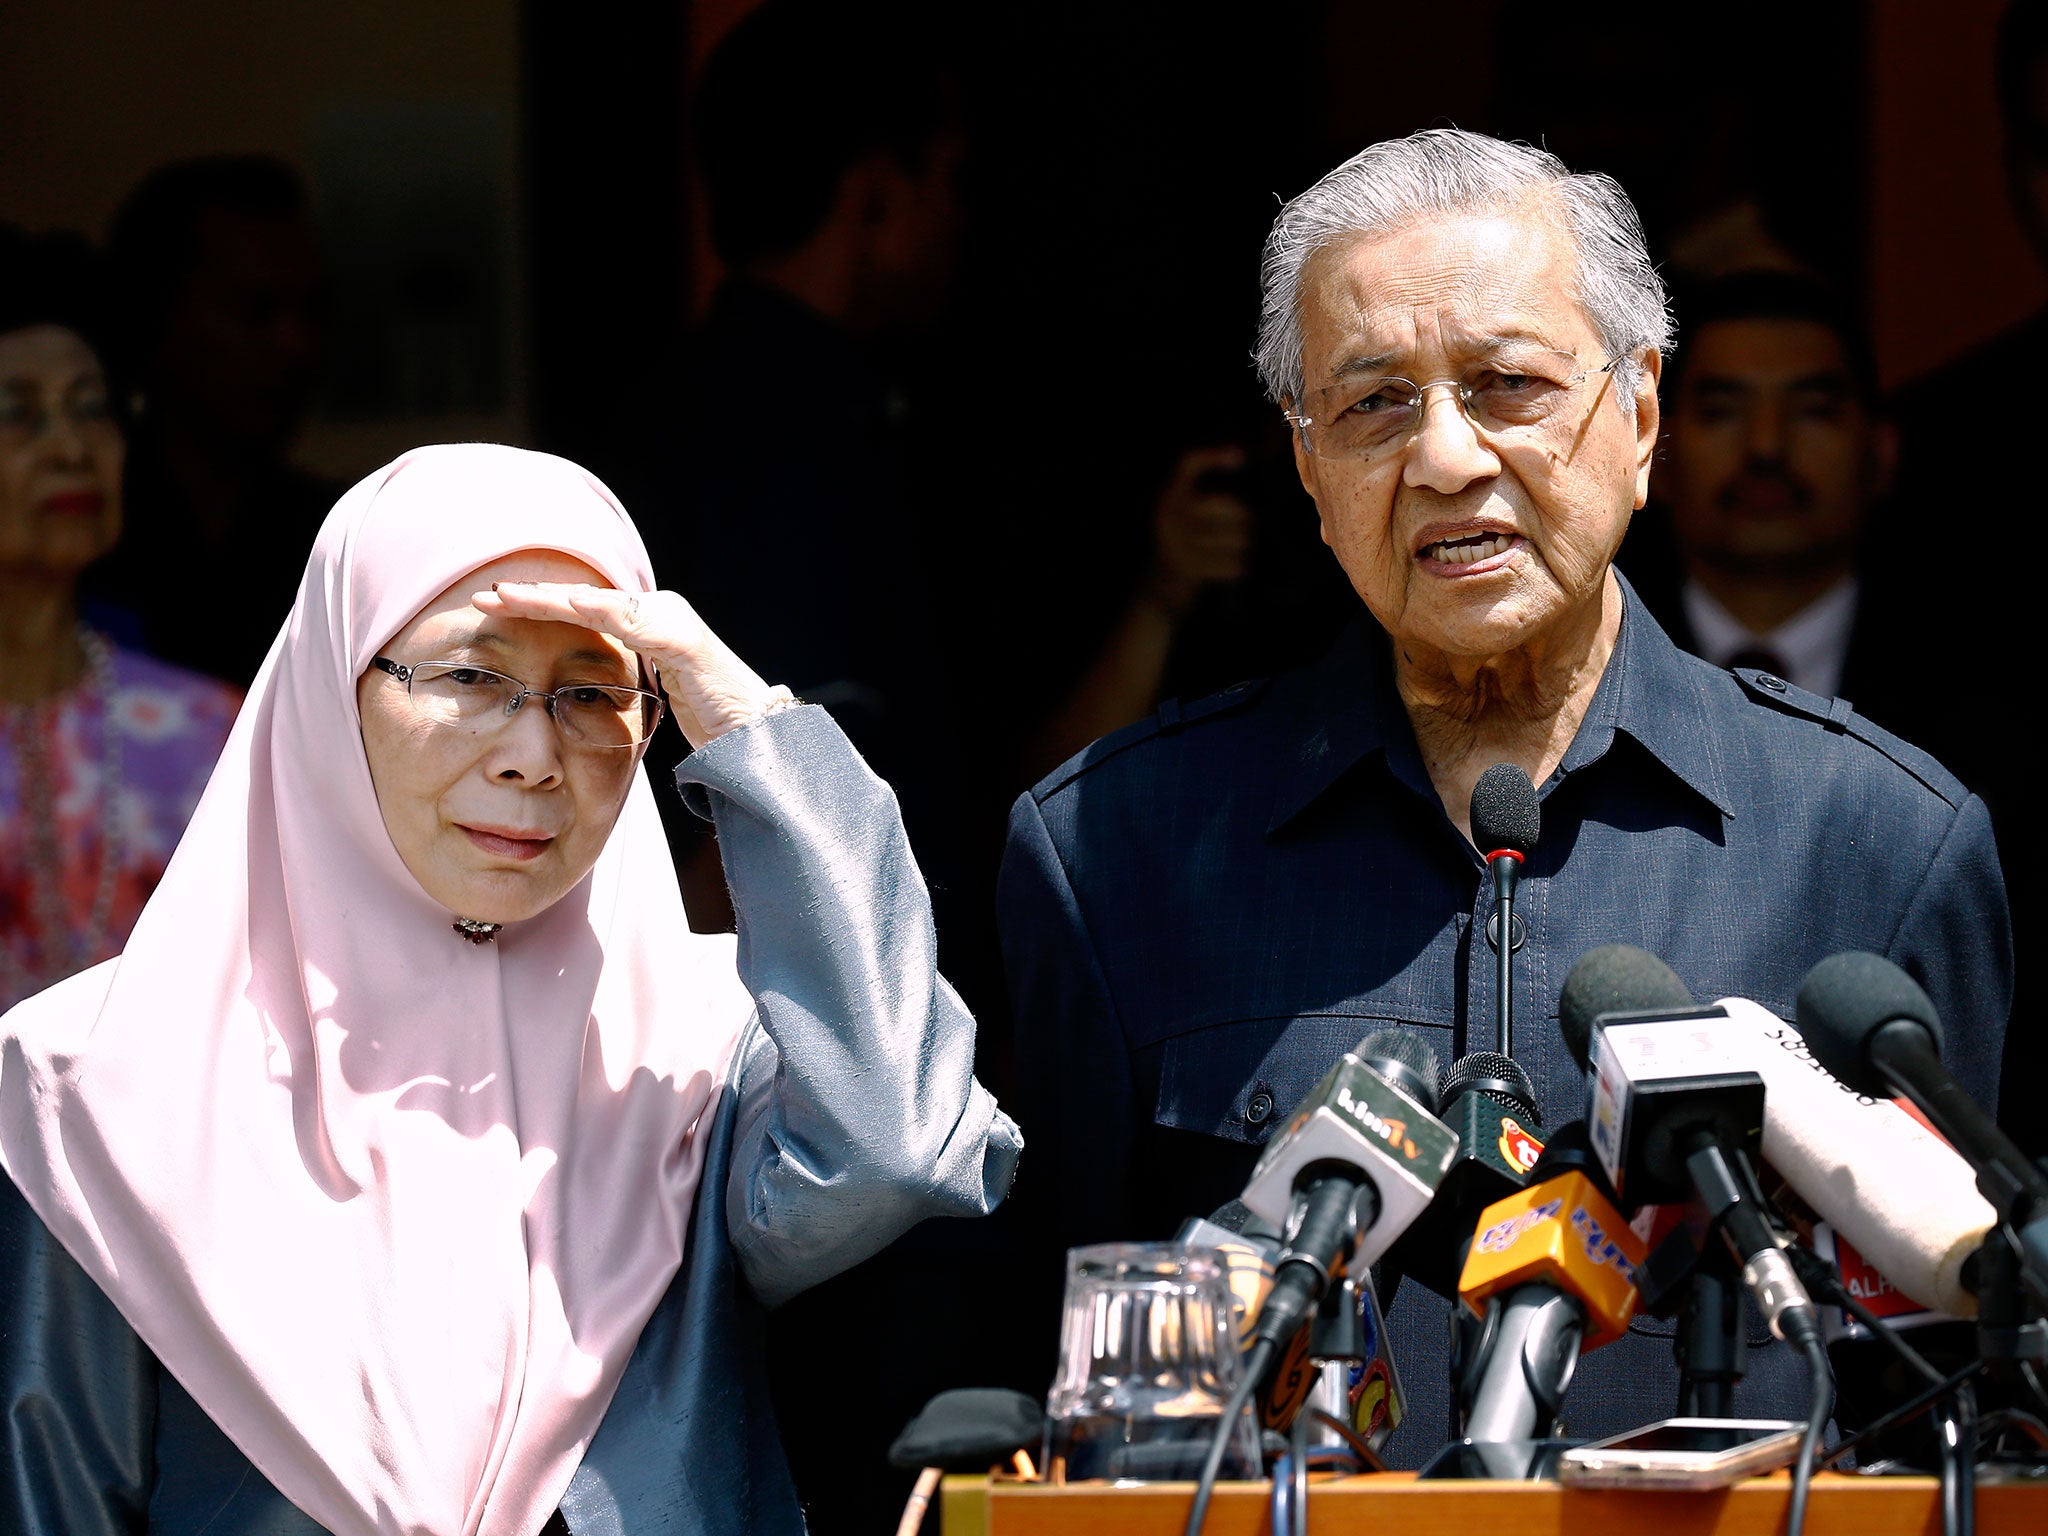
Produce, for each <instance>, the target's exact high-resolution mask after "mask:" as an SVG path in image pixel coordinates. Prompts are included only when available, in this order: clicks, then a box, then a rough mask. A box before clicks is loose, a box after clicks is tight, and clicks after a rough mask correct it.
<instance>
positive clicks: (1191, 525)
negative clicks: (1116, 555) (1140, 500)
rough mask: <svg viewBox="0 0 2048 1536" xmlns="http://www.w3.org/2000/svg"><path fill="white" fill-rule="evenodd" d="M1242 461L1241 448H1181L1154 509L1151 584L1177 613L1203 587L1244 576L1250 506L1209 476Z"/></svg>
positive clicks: (1155, 594) (1154, 592)
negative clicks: (1206, 479)
mask: <svg viewBox="0 0 2048 1536" xmlns="http://www.w3.org/2000/svg"><path fill="white" fill-rule="evenodd" d="M1243 464H1244V450H1243V449H1241V448H1195V449H1191V450H1189V451H1188V452H1186V453H1184V454H1182V455H1181V456H1180V459H1179V460H1178V462H1176V463H1175V465H1174V469H1173V478H1172V479H1171V480H1170V481H1168V482H1167V486H1166V489H1165V490H1164V491H1162V492H1161V493H1160V496H1159V505H1158V507H1157V508H1156V509H1155V511H1154V512H1153V514H1152V566H1151V570H1150V571H1149V573H1148V575H1147V590H1148V592H1149V593H1150V595H1151V596H1152V597H1153V598H1154V599H1155V600H1156V601H1157V602H1159V603H1160V605H1161V606H1163V607H1164V608H1165V609H1166V610H1167V611H1168V612H1169V613H1172V614H1175V615H1178V614H1180V613H1183V612H1185V611H1186V609H1187V607H1188V605H1189V604H1190V603H1192V602H1193V601H1194V600H1195V596H1196V594H1197V593H1199V592H1200V591H1201V590H1202V589H1203V588H1204V587H1209V586H1214V585H1216V584H1217V583H1219V582H1231V581H1242V580H1243V579H1244V574H1245V563H1246V560H1247V557H1248V556H1249V554H1250V552H1251V543H1252V512H1251V508H1250V507H1248V506H1246V505H1245V503H1244V501H1243V500H1242V499H1241V498H1240V497H1238V496H1236V495H1234V494H1232V493H1231V492H1229V491H1225V490H1219V489H1217V488H1215V487H1214V486H1205V485H1204V484H1203V483H1202V481H1203V478H1204V477H1205V476H1208V475H1213V474H1215V473H1217V472H1218V471H1219V470H1228V469H1237V468H1240V467H1241V466H1242V465H1243Z"/></svg>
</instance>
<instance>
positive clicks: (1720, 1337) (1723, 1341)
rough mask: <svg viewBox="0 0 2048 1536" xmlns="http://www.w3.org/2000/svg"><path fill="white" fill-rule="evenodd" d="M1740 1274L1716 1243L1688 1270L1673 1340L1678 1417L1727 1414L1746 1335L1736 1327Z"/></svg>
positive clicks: (1743, 1366)
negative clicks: (1676, 1361)
mask: <svg viewBox="0 0 2048 1536" xmlns="http://www.w3.org/2000/svg"><path fill="white" fill-rule="evenodd" d="M1742 1291H1743V1285H1742V1277H1741V1276H1740V1275H1738V1274H1736V1273H1735V1261H1734V1259H1733V1257H1732V1256H1730V1254H1729V1253H1728V1252H1727V1250H1726V1249H1725V1248H1724V1247H1722V1246H1721V1245H1719V1244H1709V1245H1708V1248H1707V1250H1706V1252H1704V1253H1703V1254H1701V1255H1700V1262H1699V1264H1698V1266H1697V1267H1696V1268H1695V1269H1694V1270H1693V1272H1692V1279H1691V1281H1690V1282H1689V1286H1688V1290H1687V1293H1686V1298H1685V1305H1684V1306H1683V1307H1682V1308H1681V1309H1680V1311H1679V1314H1678V1333H1677V1336H1676V1338H1675V1340H1674V1341H1673V1347H1674V1352H1675V1353H1676V1354H1677V1356H1678V1372H1679V1375H1678V1413H1679V1417H1681V1418H1699V1419H1725V1418H1728V1417H1730V1416H1731V1415H1730V1404H1731V1403H1732V1401H1733V1398H1734V1392H1735V1383H1736V1382H1738V1381H1740V1380H1742V1376H1743V1372H1744V1370H1745V1369H1746V1363H1745V1356H1746V1353H1747V1347H1748V1343H1749V1340H1748V1339H1747V1338H1746V1337H1745V1336H1744V1333H1743V1328H1742Z"/></svg>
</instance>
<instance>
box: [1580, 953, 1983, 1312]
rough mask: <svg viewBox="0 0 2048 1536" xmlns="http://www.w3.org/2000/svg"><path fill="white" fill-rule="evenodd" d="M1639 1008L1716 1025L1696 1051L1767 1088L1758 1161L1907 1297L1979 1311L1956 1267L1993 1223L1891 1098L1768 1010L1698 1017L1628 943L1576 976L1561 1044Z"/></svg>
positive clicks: (1930, 1137) (1964, 1171) (1956, 1162)
mask: <svg viewBox="0 0 2048 1536" xmlns="http://www.w3.org/2000/svg"><path fill="white" fill-rule="evenodd" d="M1645 999H1651V1000H1653V1001H1650V1002H1648V1003H1647V1005H1646V1004H1645ZM1644 1006H1648V1007H1649V1008H1650V1009H1651V1012H1649V1013H1647V1014H1645V1017H1656V1018H1669V1019H1674V1020H1715V1021H1718V1022H1715V1023H1714V1024H1713V1025H1712V1028H1711V1037H1710V1038H1709V1037H1708V1036H1707V1035H1704V1034H1702V1035H1696V1036H1693V1037H1692V1041H1693V1044H1694V1045H1695V1046H1696V1047H1697V1048H1699V1049H1700V1050H1701V1051H1702V1052H1706V1051H1712V1050H1720V1051H1722V1052H1724V1053H1725V1057H1726V1060H1727V1062H1728V1063H1729V1064H1731V1065H1734V1066H1739V1067H1742V1068H1746V1069H1748V1070H1750V1071H1754V1072H1756V1073H1757V1074H1758V1075H1759V1076H1760V1077H1761V1078H1762V1079H1763V1081H1764V1084H1765V1094H1764V1131H1763V1142H1762V1152H1763V1156H1764V1158H1765V1160H1766V1161H1768V1162H1769V1163H1770V1164H1771V1166H1772V1167H1774V1168H1776V1169H1777V1170H1778V1171H1779V1173H1781V1174H1783V1175H1784V1177H1785V1181H1786V1182H1787V1183H1788V1184H1790V1185H1791V1186H1792V1187H1793V1189H1794V1190H1796V1191H1797V1192H1798V1194H1799V1197H1800V1198H1801V1199H1802V1200H1804V1201H1805V1202H1806V1203H1807V1204H1808V1205H1810V1206H1811V1207H1813V1209H1814V1210H1815V1211H1816V1212H1818V1213H1819V1214H1820V1215H1822V1216H1824V1217H1826V1218H1827V1219H1828V1221H1830V1222H1831V1223H1833V1224H1834V1226H1835V1227H1836V1228H1837V1229H1838V1230H1840V1231H1842V1232H1843V1233H1845V1234H1847V1235H1848V1237H1849V1238H1850V1239H1851V1241H1853V1242H1854V1243H1855V1244H1856V1246H1857V1247H1858V1248H1859V1249H1860V1250H1861V1251H1862V1252H1863V1254H1864V1255H1865V1256H1866V1257H1867V1258H1869V1260H1870V1261H1871V1262H1872V1263H1874V1264H1875V1265H1876V1266H1877V1267H1878V1268H1879V1269H1880V1270H1882V1271H1883V1272H1884V1273H1885V1274H1886V1275H1887V1276H1889V1277H1890V1279H1891V1280H1892V1282H1893V1283H1894V1284H1896V1285H1898V1286H1899V1287H1900V1288H1901V1289H1902V1290H1904V1291H1905V1292H1906V1293H1907V1294H1908V1295H1910V1296H1912V1297H1913V1298H1914V1299H1915V1300H1917V1301H1920V1302H1923V1303H1926V1304H1928V1305H1931V1306H1934V1307H1938V1308H1940V1309H1941V1310H1942V1311H1945V1312H1953V1313H1956V1314H1957V1315H1959V1316H1968V1315H1970V1314H1971V1313H1973V1312H1974V1311H1975V1309H1976V1303H1975V1300H1974V1299H1973V1298H1972V1296H1971V1295H1970V1293H1969V1292H1968V1291H1967V1290H1966V1289H1965V1288H1964V1286H1963V1283H1962V1274H1963V1266H1964V1263H1965V1262H1966V1261H1967V1260H1968V1258H1969V1257H1970V1255H1971V1254H1973V1253H1975V1252H1976V1250H1977V1248H1978V1247H1979V1245H1980V1244H1981V1243H1982V1241H1983V1237H1984V1233H1985V1231H1986V1230H1987V1229H1988V1228H1989V1227H1990V1226H1991V1224H1992V1222H1993V1220H1994V1219H1995V1218H1994V1216H1993V1214H1992V1211H1991V1208H1990V1206H1988V1205H1986V1204H1985V1203H1984V1200H1983V1198H1982V1197H1981V1196H1980V1195H1979V1194H1978V1193H1977V1191H1976V1188H1975V1184H1974V1177H1975V1176H1974V1174H1973V1173H1972V1172H1971V1170H1970V1168H1969V1165H1968V1164H1966V1163H1965V1162H1963V1160H1962V1159H1961V1158H1960V1157H1958V1156H1957V1155H1956V1153H1955V1151H1954V1150H1953V1149H1952V1148H1951V1147H1949V1146H1948V1145H1947V1144H1945V1143H1944V1142H1943V1141H1942V1140H1941V1138H1940V1137H1939V1136H1936V1135H1935V1134H1933V1133H1932V1132H1931V1131H1929V1130H1928V1129H1927V1127H1926V1126H1924V1125H1922V1124H1921V1123H1920V1122H1919V1121H1918V1120H1916V1119H1914V1118H1913V1116H1911V1115H1909V1114H1907V1113H1906V1112H1905V1111H1904V1110H1902V1109H1900V1108H1899V1107H1898V1106H1897V1105H1895V1104H1893V1103H1892V1102H1891V1101H1890V1099H1889V1097H1888V1096H1880V1097H1871V1096H1868V1095H1864V1094H1859V1093H1858V1092H1856V1091H1855V1090H1853V1089H1850V1088H1847V1087H1845V1086H1844V1085H1843V1084H1841V1083H1839V1082H1837V1081H1836V1080H1835V1079H1834V1078H1833V1077H1831V1076H1830V1075H1829V1074H1828V1072H1827V1070H1826V1069H1825V1068H1824V1067H1823V1066H1821V1064H1820V1063H1819V1062H1818V1061H1816V1060H1815V1057H1814V1052H1813V1050H1812V1049H1811V1048H1810V1047H1809V1045H1808V1042H1807V1041H1806V1040H1805V1039H1804V1038H1803V1037H1802V1035H1801V1033H1800V1031H1798V1030H1796V1029H1794V1028H1793V1027H1792V1026H1791V1025H1789V1024H1787V1023H1785V1022H1784V1021H1783V1020H1782V1019H1779V1018H1778V1017H1776V1016H1775V1015H1774V1014H1772V1013H1770V1012H1769V1011H1768V1010H1766V1009H1764V1008H1762V1007H1759V1006H1758V1005H1757V1004H1755V1003H1752V1002H1750V1001H1748V1000H1747V999H1744V998H1732V997H1731V998H1723V999H1721V1001H1720V1002H1718V1003H1716V1004H1714V1005H1713V1006H1712V1007H1709V1008H1696V1007H1694V1006H1693V1005H1692V1000H1691V994H1690V993H1688V992H1687V991H1686V989H1685V985H1684V983H1683V982H1681V981H1679V980H1678V978H1677V977H1676V976H1675V975H1672V974H1671V972H1670V971H1669V969H1668V968H1667V967H1665V966H1664V965H1663V963H1662V962H1661V961H1658V960H1657V959H1655V957H1653V956H1650V955H1646V954H1644V953H1643V952H1642V951H1641V950H1632V949H1629V948H1628V947H1627V946H1625V945H1615V946H1610V947H1608V948H1606V949H1600V950H1594V951H1592V953H1590V954H1589V955H1587V956H1586V957H1585V958H1584V959H1583V960H1581V961H1580V962H1579V964H1578V965H1577V966H1574V967H1573V970H1572V979H1571V980H1570V981H1568V982H1567V985H1566V988H1565V992H1564V995H1563V997H1562V999H1561V1001H1560V1014H1561V1019H1560V1024H1561V1027H1562V1030H1563V1033H1564V1037H1565V1041H1566V1044H1567V1045H1568V1046H1570V1047H1571V1049H1572V1051H1573V1054H1574V1055H1580V1054H1581V1050H1580V1047H1579V1046H1578V1045H1577V1044H1575V1043H1574V1042H1576V1041H1586V1040H1588V1039H1589V1038H1590V1036H1591V1033H1592V1022H1593V1019H1594V1018H1595V1017H1596V1016H1598V1015H1601V1014H1607V1013H1614V1012H1620V1011H1624V1010H1626V1009H1632V1008H1634V1009H1640V1008H1642V1007H1644ZM1880 1092H1881V1094H1882V1093H1883V1090H1880Z"/></svg>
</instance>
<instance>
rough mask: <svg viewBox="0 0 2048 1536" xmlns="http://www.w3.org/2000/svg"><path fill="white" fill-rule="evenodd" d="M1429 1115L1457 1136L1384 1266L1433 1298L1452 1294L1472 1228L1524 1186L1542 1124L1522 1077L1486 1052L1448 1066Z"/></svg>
mask: <svg viewBox="0 0 2048 1536" xmlns="http://www.w3.org/2000/svg"><path fill="white" fill-rule="evenodd" d="M1437 1118H1438V1119H1439V1120H1441V1121H1443V1122H1444V1124H1446V1125H1448V1126H1449V1127H1450V1128H1451V1129H1452V1130H1453V1131H1455V1132H1457V1135H1458V1156H1457V1159H1456V1160H1455V1161H1454V1162H1453V1163H1452V1164H1451V1166H1450V1170H1449V1171H1448V1172H1447V1173H1446V1174H1445V1175H1444V1179H1443V1182H1442V1184H1440V1185H1439V1186H1438V1187H1437V1192H1436V1198H1435V1199H1434V1200H1432V1201H1431V1202H1430V1205H1429V1209H1428V1210H1426V1211H1424V1212H1423V1213H1422V1215H1421V1216H1420V1217H1418V1218H1417V1219H1416V1222H1415V1224H1414V1225H1413V1226H1412V1227H1410V1228H1409V1229H1408V1230H1407V1232H1405V1233H1404V1234H1402V1237H1401V1240H1400V1242H1398V1243H1397V1244H1395V1246H1394V1249H1393V1252H1392V1255H1391V1256H1390V1258H1389V1260H1388V1262H1389V1263H1390V1264H1391V1265H1392V1266H1393V1267H1394V1268H1396V1269H1398V1270H1399V1271H1400V1272H1401V1273H1402V1274H1404V1275H1407V1276H1409V1277H1410V1278H1412V1279H1414V1280H1415V1281H1416V1282H1418V1283H1419V1284H1421V1285H1424V1286H1427V1287H1428V1288H1429V1289H1430V1290H1432V1291H1434V1292H1436V1294H1437V1295H1439V1296H1444V1297H1455V1296H1456V1295H1457V1294H1458V1272H1459V1269H1460V1268H1461V1267H1462V1266H1463V1264H1464V1262H1465V1245H1466V1244H1467V1243H1468V1242H1470V1241H1471V1238H1472V1227H1473V1224H1474V1223H1475V1222H1476V1221H1478V1219H1479V1213H1480V1212H1481V1211H1484V1210H1485V1209H1486V1208H1487V1207H1488V1206H1490V1205H1492V1204H1493V1203H1494V1202H1495V1201H1497V1200H1505V1199H1506V1198H1507V1197H1508V1196H1509V1195H1512V1194H1513V1193H1514V1192H1515V1191H1516V1190H1518V1189H1520V1188H1521V1187H1522V1186H1523V1184H1524V1183H1526V1182H1527V1181H1528V1178H1529V1170H1530V1169H1532V1168H1534V1167H1535V1166H1536V1160H1537V1158H1538V1157H1539V1156H1541V1155H1542V1152H1543V1142H1542V1140H1541V1139H1540V1135H1539V1133H1540V1132H1541V1130H1542V1121H1541V1119H1540V1117H1539V1116H1538V1114H1537V1110H1536V1089H1535V1085H1534V1084H1532V1083H1531V1082H1530V1081H1529V1074H1528V1073H1527V1072H1525V1071H1524V1070H1523V1069H1522V1067H1521V1064H1520V1063H1518V1062H1515V1061H1512V1060H1510V1059H1509V1058H1508V1057H1506V1056H1501V1055H1498V1054H1496V1053H1495V1052H1493V1051H1474V1052H1472V1053H1471V1054H1470V1055H1468V1056H1462V1057H1460V1058H1459V1059H1458V1060H1457V1061H1455V1062H1453V1063H1452V1064H1451V1070H1450V1071H1449V1072H1447V1073H1445V1074H1444V1085H1443V1101H1442V1103H1441V1105H1440V1106H1439V1107H1438V1109H1437Z"/></svg>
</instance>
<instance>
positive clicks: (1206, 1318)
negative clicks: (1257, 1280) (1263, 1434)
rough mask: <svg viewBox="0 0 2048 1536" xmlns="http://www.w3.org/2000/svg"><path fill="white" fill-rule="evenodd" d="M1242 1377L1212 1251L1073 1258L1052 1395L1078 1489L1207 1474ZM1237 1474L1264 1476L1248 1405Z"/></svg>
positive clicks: (1055, 1428) (1049, 1445)
mask: <svg viewBox="0 0 2048 1536" xmlns="http://www.w3.org/2000/svg"><path fill="white" fill-rule="evenodd" d="M1242 1378H1243V1365H1242V1362H1241V1361H1240V1359H1239V1356H1238V1346H1237V1328H1236V1325H1235V1323H1234V1321H1233V1319H1232V1314H1231V1300H1230V1288H1229V1285H1228V1282H1227V1279H1226V1277H1225V1273H1224V1269H1223V1266H1222V1265H1221V1264H1220V1263H1219V1262H1218V1261H1217V1259H1216V1257H1215V1255H1214V1254H1212V1253H1208V1252H1204V1251H1202V1250H1200V1249H1194V1250H1190V1249H1186V1248H1182V1247H1180V1246H1178V1245H1176V1244H1173V1243H1102V1244H1098V1245H1097V1246H1095V1247H1092V1248H1074V1249H1070V1250H1069V1251H1068V1253H1067V1297H1066V1309H1065V1313H1064V1315H1063V1317H1062V1319H1061V1323H1060V1363H1059V1374H1058V1376H1057V1377H1056V1378H1055V1379H1054V1381H1053V1385H1052V1392H1051V1394H1050V1395H1049V1396H1048V1397H1047V1399H1046V1417H1045V1424H1046V1428H1045V1459H1046V1465H1047V1467H1048V1469H1050V1468H1051V1466H1052V1465H1053V1463H1054V1462H1055V1461H1056V1460H1060V1461H1064V1462H1065V1465H1066V1478H1067V1480H1068V1481H1069V1482H1080V1481H1085V1480H1089V1479H1098V1478H1101V1479H1107V1480H1109V1481H1112V1482H1154V1481H1175V1480H1179V1481H1185V1480H1188V1479H1192V1478H1194V1477H1196V1476H1197V1475H1198V1474H1199V1473H1200V1471H1201V1468H1202V1460H1203V1458H1204V1456H1206V1455H1207V1453H1208V1449H1209V1442H1210V1441H1211V1439H1212V1438H1213V1437H1214V1435H1215V1433H1216V1426H1217V1423H1218V1421H1219V1419H1220V1418H1221V1416H1222V1413H1223V1409H1224V1405H1225V1404H1226V1403H1227V1402H1228V1401H1229V1399H1230V1395H1231V1393H1233V1392H1234V1391H1235V1390H1236V1389H1237V1385H1238V1383H1239V1381H1240V1380H1242ZM1222 1475H1223V1476H1224V1477H1226V1478H1255V1477H1258V1476H1259V1475H1260V1464H1259V1440H1258V1429H1257V1426H1256V1425H1255V1423H1254V1422H1253V1418H1252V1414H1251V1411H1250V1409H1249V1407H1247V1408H1245V1409H1243V1410H1240V1412H1239V1414H1238V1422H1237V1423H1236V1424H1235V1425H1234V1426H1233V1427H1232V1430H1231V1435H1230V1446H1229V1450H1228V1452H1227V1453H1226V1455H1225V1456H1224V1460H1223V1471H1222Z"/></svg>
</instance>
